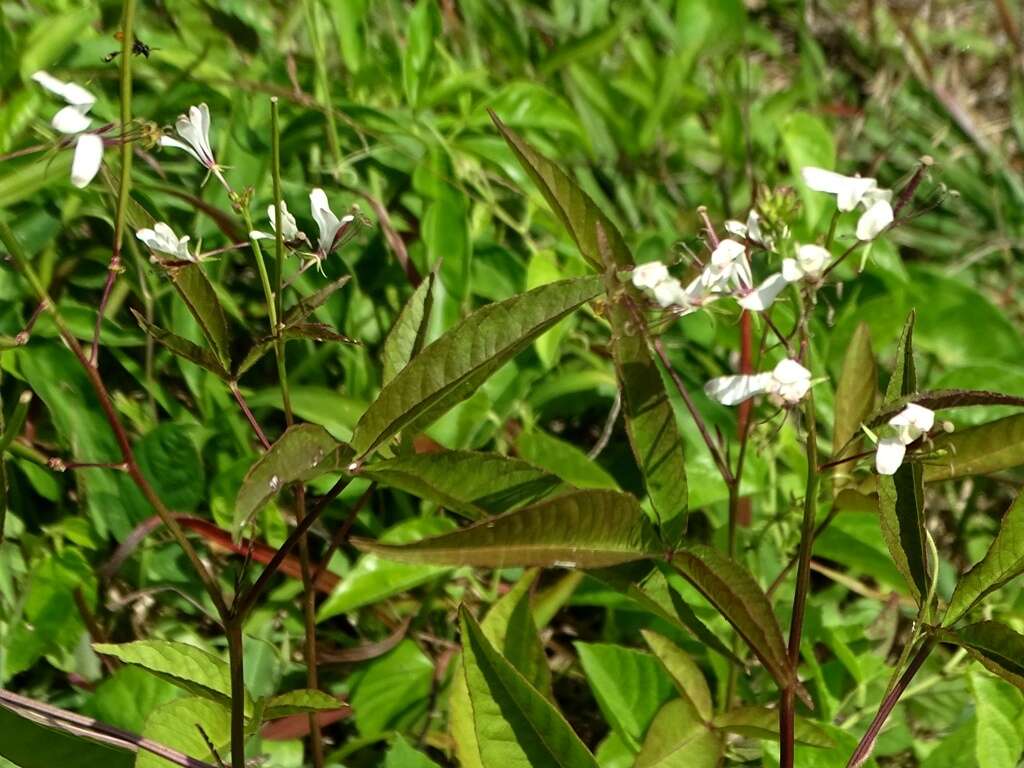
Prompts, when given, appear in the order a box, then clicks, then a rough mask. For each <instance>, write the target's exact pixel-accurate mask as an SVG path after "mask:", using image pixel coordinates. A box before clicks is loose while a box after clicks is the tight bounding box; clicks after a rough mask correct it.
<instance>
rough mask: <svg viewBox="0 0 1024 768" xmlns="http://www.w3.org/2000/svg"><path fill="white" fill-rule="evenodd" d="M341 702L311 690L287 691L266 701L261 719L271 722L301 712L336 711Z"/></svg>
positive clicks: (321, 692) (326, 694)
mask: <svg viewBox="0 0 1024 768" xmlns="http://www.w3.org/2000/svg"><path fill="white" fill-rule="evenodd" d="M341 706H343V704H342V702H340V701H338V700H337V699H336V698H334V697H333V696H331V695H330V694H329V693H324V692H323V691H317V690H313V689H311V688H300V689H299V690H297V691H288V693H282V694H279V695H277V696H274V697H272V698H270V699H268V700H267V702H266V706H265V707H264V709H263V719H264V720H273V719H275V718H278V717H285V716H287V715H298V714H301V713H303V712H321V711H326V710H332V709H338V708H339V707H341Z"/></svg>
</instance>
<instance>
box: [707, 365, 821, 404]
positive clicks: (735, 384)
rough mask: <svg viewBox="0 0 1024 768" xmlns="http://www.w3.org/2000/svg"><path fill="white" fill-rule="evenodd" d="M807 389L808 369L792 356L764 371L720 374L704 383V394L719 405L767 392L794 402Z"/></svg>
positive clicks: (787, 402)
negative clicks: (731, 374)
mask: <svg viewBox="0 0 1024 768" xmlns="http://www.w3.org/2000/svg"><path fill="white" fill-rule="evenodd" d="M810 389H811V372H810V371H809V370H807V369H806V368H804V367H803V366H802V365H800V363H799V362H797V361H796V360H791V359H786V360H782V361H780V362H779V364H778V365H776V366H775V367H774V368H773V369H772V370H771V371H767V372H765V373H755V374H736V375H733V376H719V377H717V378H714V379H711V381H709V382H708V383H707V384H705V385H704V392H705V393H706V394H707V396H708V397H710V398H711V399H712V400H717V401H718V402H720V403H721V404H722V405H739V404H740V403H742V402H743V401H744V400H749V399H750V398H752V397H754V396H755V395H770V396H771V397H773V398H774V399H775V400H776V401H777V402H779V403H780V404H782V405H796V404H797V403H799V402H800V401H801V400H803V399H804V397H806V396H807V393H808V392H809V391H810Z"/></svg>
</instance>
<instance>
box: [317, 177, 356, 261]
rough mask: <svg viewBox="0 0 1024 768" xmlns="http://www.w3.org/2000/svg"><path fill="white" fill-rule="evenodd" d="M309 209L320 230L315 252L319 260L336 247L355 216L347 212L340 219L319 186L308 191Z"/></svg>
mask: <svg viewBox="0 0 1024 768" xmlns="http://www.w3.org/2000/svg"><path fill="white" fill-rule="evenodd" d="M309 209H310V213H312V214H313V220H314V221H315V222H316V225H317V227H318V228H319V230H320V237H319V239H318V240H317V247H316V254H315V255H316V258H317V260H318V261H320V260H322V259H323V258H324V257H325V256H328V255H329V254H330V253H331V252H332V251H333V250H334V249H335V248H336V247H337V245H338V241H339V240H341V237H342V235H344V234H345V230H347V229H348V225H349V224H350V223H352V221H354V220H355V216H353V215H351V214H347V215H345V216H342V217H341V218H340V219H339V218H338V217H337V216H335V215H334V212H333V211H332V210H331V206H330V203H328V202H327V194H326V193H325V192H324V191H323V190H322V189H320V188H319V187H317V188H316V189H314V190H313V191H312V192H310V193H309Z"/></svg>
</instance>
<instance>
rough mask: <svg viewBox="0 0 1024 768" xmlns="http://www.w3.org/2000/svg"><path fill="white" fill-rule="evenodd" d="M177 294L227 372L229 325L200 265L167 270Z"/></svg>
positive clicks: (229, 360) (229, 359) (188, 265)
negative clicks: (183, 301)
mask: <svg viewBox="0 0 1024 768" xmlns="http://www.w3.org/2000/svg"><path fill="white" fill-rule="evenodd" d="M167 272H168V274H169V275H170V277H171V282H172V283H173V284H174V287H175V288H176V289H177V290H178V294H179V295H180V296H181V298H182V299H184V300H185V304H186V306H187V307H188V311H189V312H191V313H192V316H193V317H194V318H195V319H196V322H197V323H199V327H200V329H201V330H202V332H203V335H204V336H205V337H206V340H207V341H208V342H210V347H211V348H212V349H213V352H214V354H215V355H216V356H217V359H218V360H220V362H221V365H223V366H224V367H225V368H228V367H230V365H231V353H230V346H231V341H230V338H229V336H228V323H227V320H226V319H225V318H224V310H223V309H221V306H220V300H219V299H218V298H217V293H216V291H214V290H213V286H212V285H210V281H209V280H208V279H207V278H206V273H205V272H203V269H202V267H200V266H199V265H198V264H187V265H185V266H180V267H172V268H170V269H168V270H167Z"/></svg>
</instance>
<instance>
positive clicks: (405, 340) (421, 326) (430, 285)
mask: <svg viewBox="0 0 1024 768" xmlns="http://www.w3.org/2000/svg"><path fill="white" fill-rule="evenodd" d="M434 280H435V274H434V273H433V272H431V273H430V274H429V275H427V277H426V279H425V280H424V281H423V282H422V283H420V284H419V287H417V288H416V290H415V291H413V293H412V296H410V297H409V300H408V301H406V302H405V306H404V307H402V311H401V312H400V313H399V314H398V317H397V318H396V319H395V324H394V325H393V326H391V331H390V332H389V333H388V336H387V338H386V339H385V340H384V346H383V347H382V348H381V352H380V357H381V362H382V363H383V366H384V369H383V373H382V374H381V375H382V381H383V383H384V384H387V383H388V382H390V381H391V380H392V379H393V378H395V375H396V374H397V373H398V372H399V371H401V370H402V369H403V368H405V366H406V365H408V364H409V361H410V360H412V359H413V358H414V357H415V356H416V355H417V354H419V351H420V349H422V347H423V342H424V341H425V340H426V336H427V326H428V324H429V321H430V309H431V307H432V306H433V302H434V293H433V289H434Z"/></svg>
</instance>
